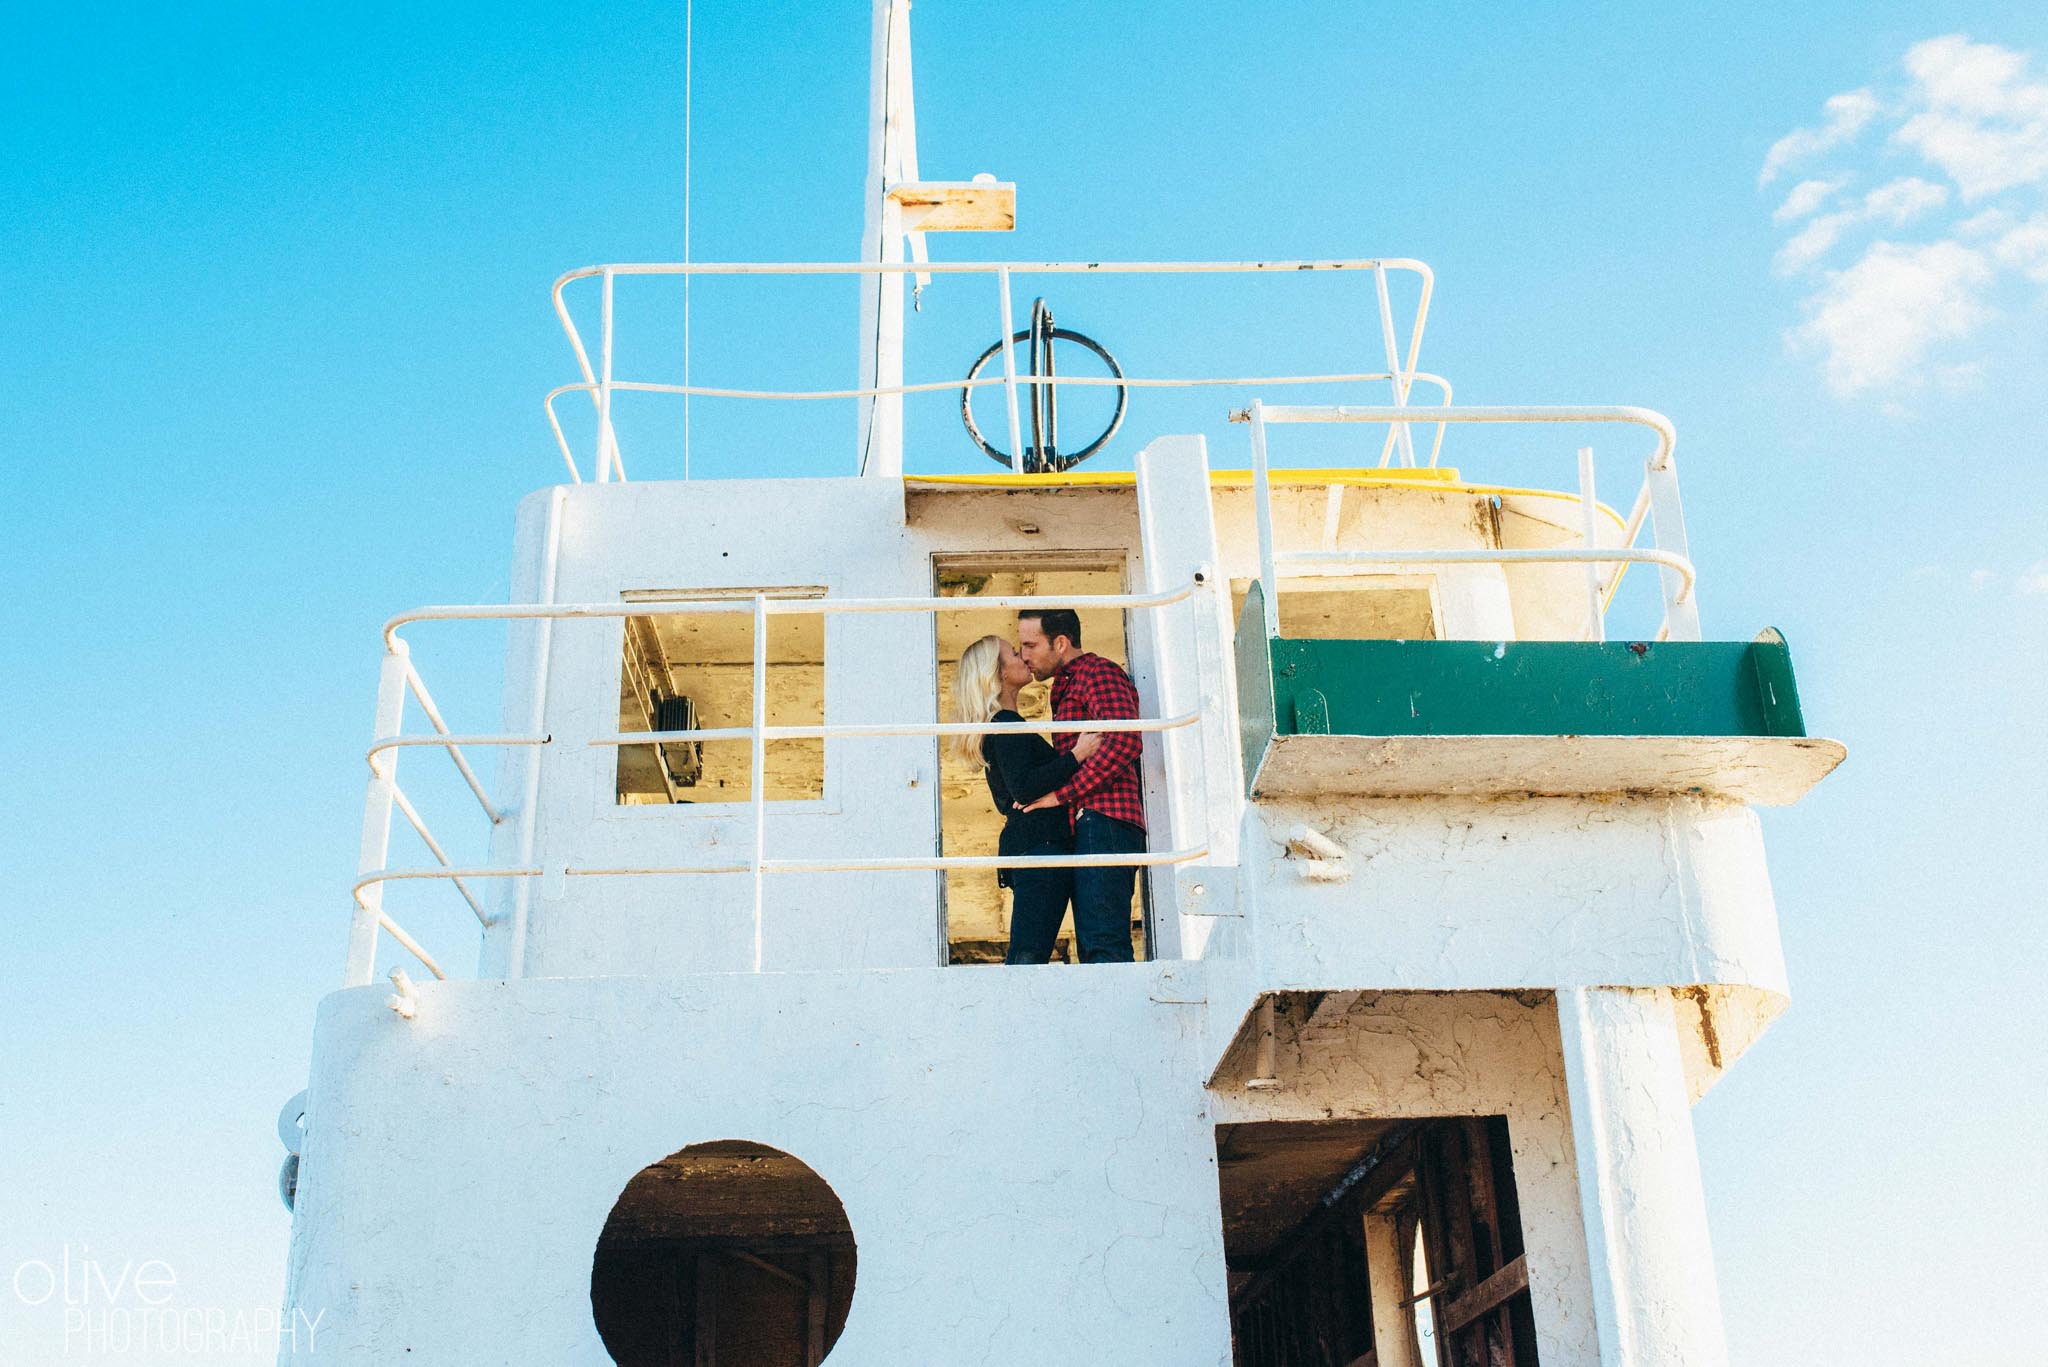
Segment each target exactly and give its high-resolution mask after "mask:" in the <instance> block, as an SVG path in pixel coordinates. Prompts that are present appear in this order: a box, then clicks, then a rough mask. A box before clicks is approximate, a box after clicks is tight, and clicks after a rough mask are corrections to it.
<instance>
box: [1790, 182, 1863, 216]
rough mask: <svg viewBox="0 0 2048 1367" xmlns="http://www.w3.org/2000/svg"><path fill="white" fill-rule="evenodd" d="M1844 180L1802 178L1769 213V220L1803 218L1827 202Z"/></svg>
mask: <svg viewBox="0 0 2048 1367" xmlns="http://www.w3.org/2000/svg"><path fill="white" fill-rule="evenodd" d="M1845 183H1846V182H1844V181H1840V180H1802V181H1800V182H1799V183H1798V184H1797V185H1795V186H1793V187H1792V192H1791V193H1790V194H1788V195H1786V196H1785V202H1784V203H1783V204H1780V205H1779V206H1778V207H1777V208H1776V209H1775V210H1773V211H1772V213H1771V222H1773V223H1789V222H1791V221H1792V220H1793V219H1797V218H1805V217H1806V216H1807V215H1808V214H1810V213H1812V212H1813V211H1814V210H1815V209H1818V208H1819V207H1820V206H1821V205H1823V204H1825V203H1827V198H1828V196H1829V195H1831V194H1833V193H1834V192H1835V191H1837V190H1839V189H1841V188H1842V186H1843V185H1844V184H1845Z"/></svg>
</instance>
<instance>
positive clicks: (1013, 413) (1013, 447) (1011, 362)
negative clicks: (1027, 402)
mask: <svg viewBox="0 0 2048 1367" xmlns="http://www.w3.org/2000/svg"><path fill="white" fill-rule="evenodd" d="M996 286H997V292H998V294H1000V295H1001V305H1002V314H1003V318H1002V323H1003V398H1004V400H1005V402H1006V403H1007V404H1008V405H1009V410H1010V412H1009V417H1010V470H1011V471H1012V473H1015V474H1019V475H1021V474H1023V473H1024V427H1023V424H1022V423H1021V422H1020V421H1019V420H1018V417H1017V350H1016V346H1015V345H1014V344H1013V343H1012V342H1011V340H1010V339H1011V338H1012V337H1014V336H1015V335H1016V332H1017V325H1016V323H1015V322H1014V321H1012V320H1013V318H1014V317H1015V315H1014V314H1012V313H1011V311H1010V268H1009V267H1008V266H1003V267H1001V268H1000V269H998V270H997V271H996ZM968 401H969V402H970V403H971V402H973V396H972V395H969V396H968Z"/></svg>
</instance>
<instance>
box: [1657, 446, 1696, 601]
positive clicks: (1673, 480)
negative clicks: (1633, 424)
mask: <svg viewBox="0 0 2048 1367" xmlns="http://www.w3.org/2000/svg"><path fill="white" fill-rule="evenodd" d="M1644 483H1645V484H1647V485H1648V487H1649V490H1650V538H1651V541H1652V543H1653V544H1654V545H1655V546H1656V548H1657V549H1658V550H1660V551H1671V552H1673V553H1675V554H1678V555H1681V556H1684V557H1685V558H1686V559H1687V560H1691V559H1692V549H1691V547H1690V545H1689V544H1688V543H1687V541H1686V535H1685V506H1684V504H1683V503H1681V502H1680V501H1679V497H1678V467H1677V465H1676V464H1675V463H1674V462H1673V460H1672V458H1671V457H1670V456H1669V455H1666V456H1665V457H1664V460H1663V463H1662V464H1659V463H1657V462H1656V461H1652V462H1650V464H1649V465H1648V466H1646V467H1645V470H1644ZM1657 578H1658V582H1659V583H1661V584H1662V585H1663V587H1664V628H1665V632H1666V635H1667V637H1668V639H1670V640H1673V641H1697V640H1699V639H1700V595H1699V586H1698V584H1697V583H1694V584H1692V585H1687V583H1686V582H1685V576H1684V575H1682V574H1680V573H1679V572H1678V571H1677V570H1674V569H1670V568H1667V567H1665V566H1661V565H1660V566H1658V568H1657ZM1694 578H1695V580H1697V578H1698V575H1697V573H1695V575H1694Z"/></svg>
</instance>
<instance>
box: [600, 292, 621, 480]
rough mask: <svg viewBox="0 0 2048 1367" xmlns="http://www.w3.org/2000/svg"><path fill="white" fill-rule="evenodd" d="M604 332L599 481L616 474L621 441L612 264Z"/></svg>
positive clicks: (605, 299) (604, 308)
mask: <svg viewBox="0 0 2048 1367" xmlns="http://www.w3.org/2000/svg"><path fill="white" fill-rule="evenodd" d="M603 312H604V324H603V333H604V336H603V337H602V338H601V339H600V342H599V353H600V360H599V362H598V364H599V366H600V371H599V376H598V383H597V482H598V483H599V484H602V483H604V482H605V481H606V480H608V479H610V478H611V477H612V463H613V462H614V461H615V460H616V459H617V456H616V454H615V450H616V446H617V442H616V441H615V440H614V438H613V437H612V268H611V267H610V266H606V267H605V268H604V305H603Z"/></svg>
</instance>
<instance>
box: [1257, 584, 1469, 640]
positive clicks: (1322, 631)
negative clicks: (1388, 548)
mask: <svg viewBox="0 0 2048 1367" xmlns="http://www.w3.org/2000/svg"><path fill="white" fill-rule="evenodd" d="M1430 582H1431V581H1430V579H1429V578H1428V577H1427V576H1419V575H1407V574H1372V575H1351V576H1348V577H1343V578H1335V577H1330V578H1318V577H1304V576H1288V577H1284V578H1282V580H1281V581H1280V634H1281V635H1282V636H1284V637H1286V638H1287V639H1288V640H1290V641H1433V640H1435V639H1437V614H1436V603H1435V600H1434V596H1433V595H1432V593H1431V591H1430ZM1250 586H1251V580H1249V579H1233V580H1231V581H1230V616H1231V620H1232V621H1236V620H1237V619H1238V618H1239V617H1242V616H1243V615H1244V596H1245V592H1246V590H1247V589H1248V588H1249V587H1250Z"/></svg>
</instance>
